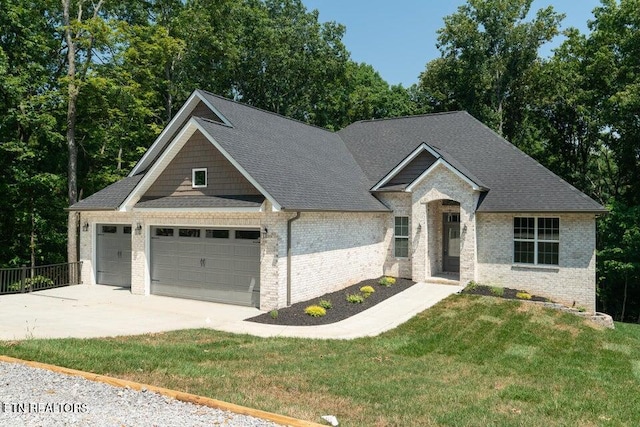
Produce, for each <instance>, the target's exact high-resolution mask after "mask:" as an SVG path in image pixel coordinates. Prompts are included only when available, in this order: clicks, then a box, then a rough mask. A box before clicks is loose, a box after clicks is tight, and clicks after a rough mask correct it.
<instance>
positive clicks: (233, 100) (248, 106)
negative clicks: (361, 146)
mask: <svg viewBox="0 0 640 427" xmlns="http://www.w3.org/2000/svg"><path fill="white" fill-rule="evenodd" d="M196 90H198V91H201V92H204V93H206V94H207V95H211V96H213V97H214V98H219V99H221V100H223V101H228V102H233V103H234V104H238V105H241V106H243V107H247V108H252V109H254V110H257V111H260V112H262V113H267V114H271V115H274V116H277V117H280V118H283V119H286V120H289V121H292V122H295V123H299V124H301V125H305V126H309V127H312V128H316V129H319V130H323V131H325V132H329V133H330V134H332V135H336V134H337V132H336V131H333V130H330V129H327V128H323V127H320V126H318V125H314V124H311V123H306V122H303V121H302V120H299V119H294V118H293V117H289V116H285V115H284V114H280V113H276V112H274V111H269V110H266V109H264V108H260V107H256V106H255V105H251V104H247V103H245V102H240V101H237V100H235V99H230V98H225V97H224V96H221V95H217V94H215V93H212V92H209V91H207V90H204V89H196Z"/></svg>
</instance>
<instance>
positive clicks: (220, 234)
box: [206, 230, 229, 239]
mask: <svg viewBox="0 0 640 427" xmlns="http://www.w3.org/2000/svg"><path fill="white" fill-rule="evenodd" d="M206 237H207V238H208V239H228V238H229V230H207V234H206Z"/></svg>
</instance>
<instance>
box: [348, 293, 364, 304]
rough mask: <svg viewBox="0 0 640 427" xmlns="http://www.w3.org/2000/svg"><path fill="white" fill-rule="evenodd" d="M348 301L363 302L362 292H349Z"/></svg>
mask: <svg viewBox="0 0 640 427" xmlns="http://www.w3.org/2000/svg"><path fill="white" fill-rule="evenodd" d="M347 301H348V302H350V303H352V304H362V302H363V301H364V297H363V296H362V295H360V294H349V295H347Z"/></svg>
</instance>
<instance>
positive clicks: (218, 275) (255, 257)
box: [151, 226, 260, 306]
mask: <svg viewBox="0 0 640 427" xmlns="http://www.w3.org/2000/svg"><path fill="white" fill-rule="evenodd" d="M151 293H152V294H155V295H166V296H172V297H179V298H192V299H199V300H206V301H215V302H224V303H229V304H240V305H251V306H258V305H259V302H260V230H259V229H231V228H191V227H161V226H158V227H152V228H151Z"/></svg>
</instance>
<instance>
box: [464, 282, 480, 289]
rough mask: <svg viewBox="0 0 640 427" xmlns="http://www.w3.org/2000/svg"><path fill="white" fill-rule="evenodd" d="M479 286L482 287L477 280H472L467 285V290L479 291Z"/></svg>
mask: <svg viewBox="0 0 640 427" xmlns="http://www.w3.org/2000/svg"><path fill="white" fill-rule="evenodd" d="M478 286H480V284H479V283H478V282H476V281H475V280H471V281H470V282H469V283H467V286H466V287H465V290H468V291H474V290H476V289H478Z"/></svg>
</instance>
